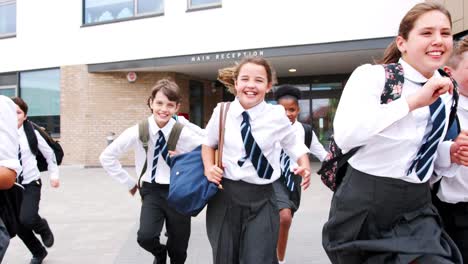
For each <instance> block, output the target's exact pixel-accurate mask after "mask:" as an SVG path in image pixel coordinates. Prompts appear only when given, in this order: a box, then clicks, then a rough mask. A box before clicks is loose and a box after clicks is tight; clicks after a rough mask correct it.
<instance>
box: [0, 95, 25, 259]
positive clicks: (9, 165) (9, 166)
mask: <svg viewBox="0 0 468 264" xmlns="http://www.w3.org/2000/svg"><path fill="white" fill-rule="evenodd" d="M17 124H18V122H17V119H16V107H15V104H14V103H13V101H11V99H10V98H8V97H6V96H3V95H0V142H1V146H0V192H2V191H3V190H7V189H10V188H11V187H12V186H13V184H14V183H15V180H16V176H17V175H20V173H21V170H22V168H21V165H20V162H19V160H18V147H19V143H18V128H17ZM4 206H5V205H4V204H0V210H3V208H2V207H4ZM2 217H3V216H2ZM5 220H6V219H3V218H0V263H1V262H2V260H3V257H4V256H5V252H6V250H7V248H8V245H9V244H10V235H9V234H8V231H7V229H6V227H5V224H4V221H5Z"/></svg>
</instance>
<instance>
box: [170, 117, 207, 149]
mask: <svg viewBox="0 0 468 264" xmlns="http://www.w3.org/2000/svg"><path fill="white" fill-rule="evenodd" d="M193 125H194V126H196V125H195V124H193ZM203 139H204V138H203V136H201V135H200V134H199V133H198V132H197V131H194V130H192V129H191V127H187V126H185V127H184V128H183V129H182V132H181V133H180V138H179V141H178V142H177V146H176V151H177V152H178V153H186V152H189V151H192V150H194V149H195V148H196V147H198V146H200V145H201V144H202V142H203Z"/></svg>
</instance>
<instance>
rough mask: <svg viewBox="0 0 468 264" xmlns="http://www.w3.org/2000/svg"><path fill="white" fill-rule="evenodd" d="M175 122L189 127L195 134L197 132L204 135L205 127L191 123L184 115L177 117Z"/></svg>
mask: <svg viewBox="0 0 468 264" xmlns="http://www.w3.org/2000/svg"><path fill="white" fill-rule="evenodd" d="M177 122H179V123H181V124H182V125H184V126H185V127H188V128H190V129H191V130H192V131H193V132H195V133H196V134H198V135H199V136H201V137H204V136H205V135H206V131H205V129H203V128H201V127H199V126H197V125H195V124H194V123H192V122H190V121H188V120H187V119H186V118H185V117H184V116H179V117H178V118H177Z"/></svg>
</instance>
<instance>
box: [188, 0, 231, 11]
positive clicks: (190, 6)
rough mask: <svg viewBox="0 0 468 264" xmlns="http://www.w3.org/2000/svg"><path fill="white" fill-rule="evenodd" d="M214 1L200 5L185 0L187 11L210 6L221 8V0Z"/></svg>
mask: <svg viewBox="0 0 468 264" xmlns="http://www.w3.org/2000/svg"><path fill="white" fill-rule="evenodd" d="M216 1H217V2H216V3H212V4H202V5H196V6H194V5H192V0H187V12H192V11H200V10H206V9H212V8H221V7H222V6H223V3H222V0H216Z"/></svg>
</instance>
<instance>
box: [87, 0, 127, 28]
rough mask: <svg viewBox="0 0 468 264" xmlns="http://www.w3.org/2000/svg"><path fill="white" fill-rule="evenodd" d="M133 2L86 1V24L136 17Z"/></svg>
mask: <svg viewBox="0 0 468 264" xmlns="http://www.w3.org/2000/svg"><path fill="white" fill-rule="evenodd" d="M133 7H134V1H133V0H85V23H96V22H104V21H109V20H114V19H121V18H127V17H133V16H134V13H135V12H134V8H133Z"/></svg>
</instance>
